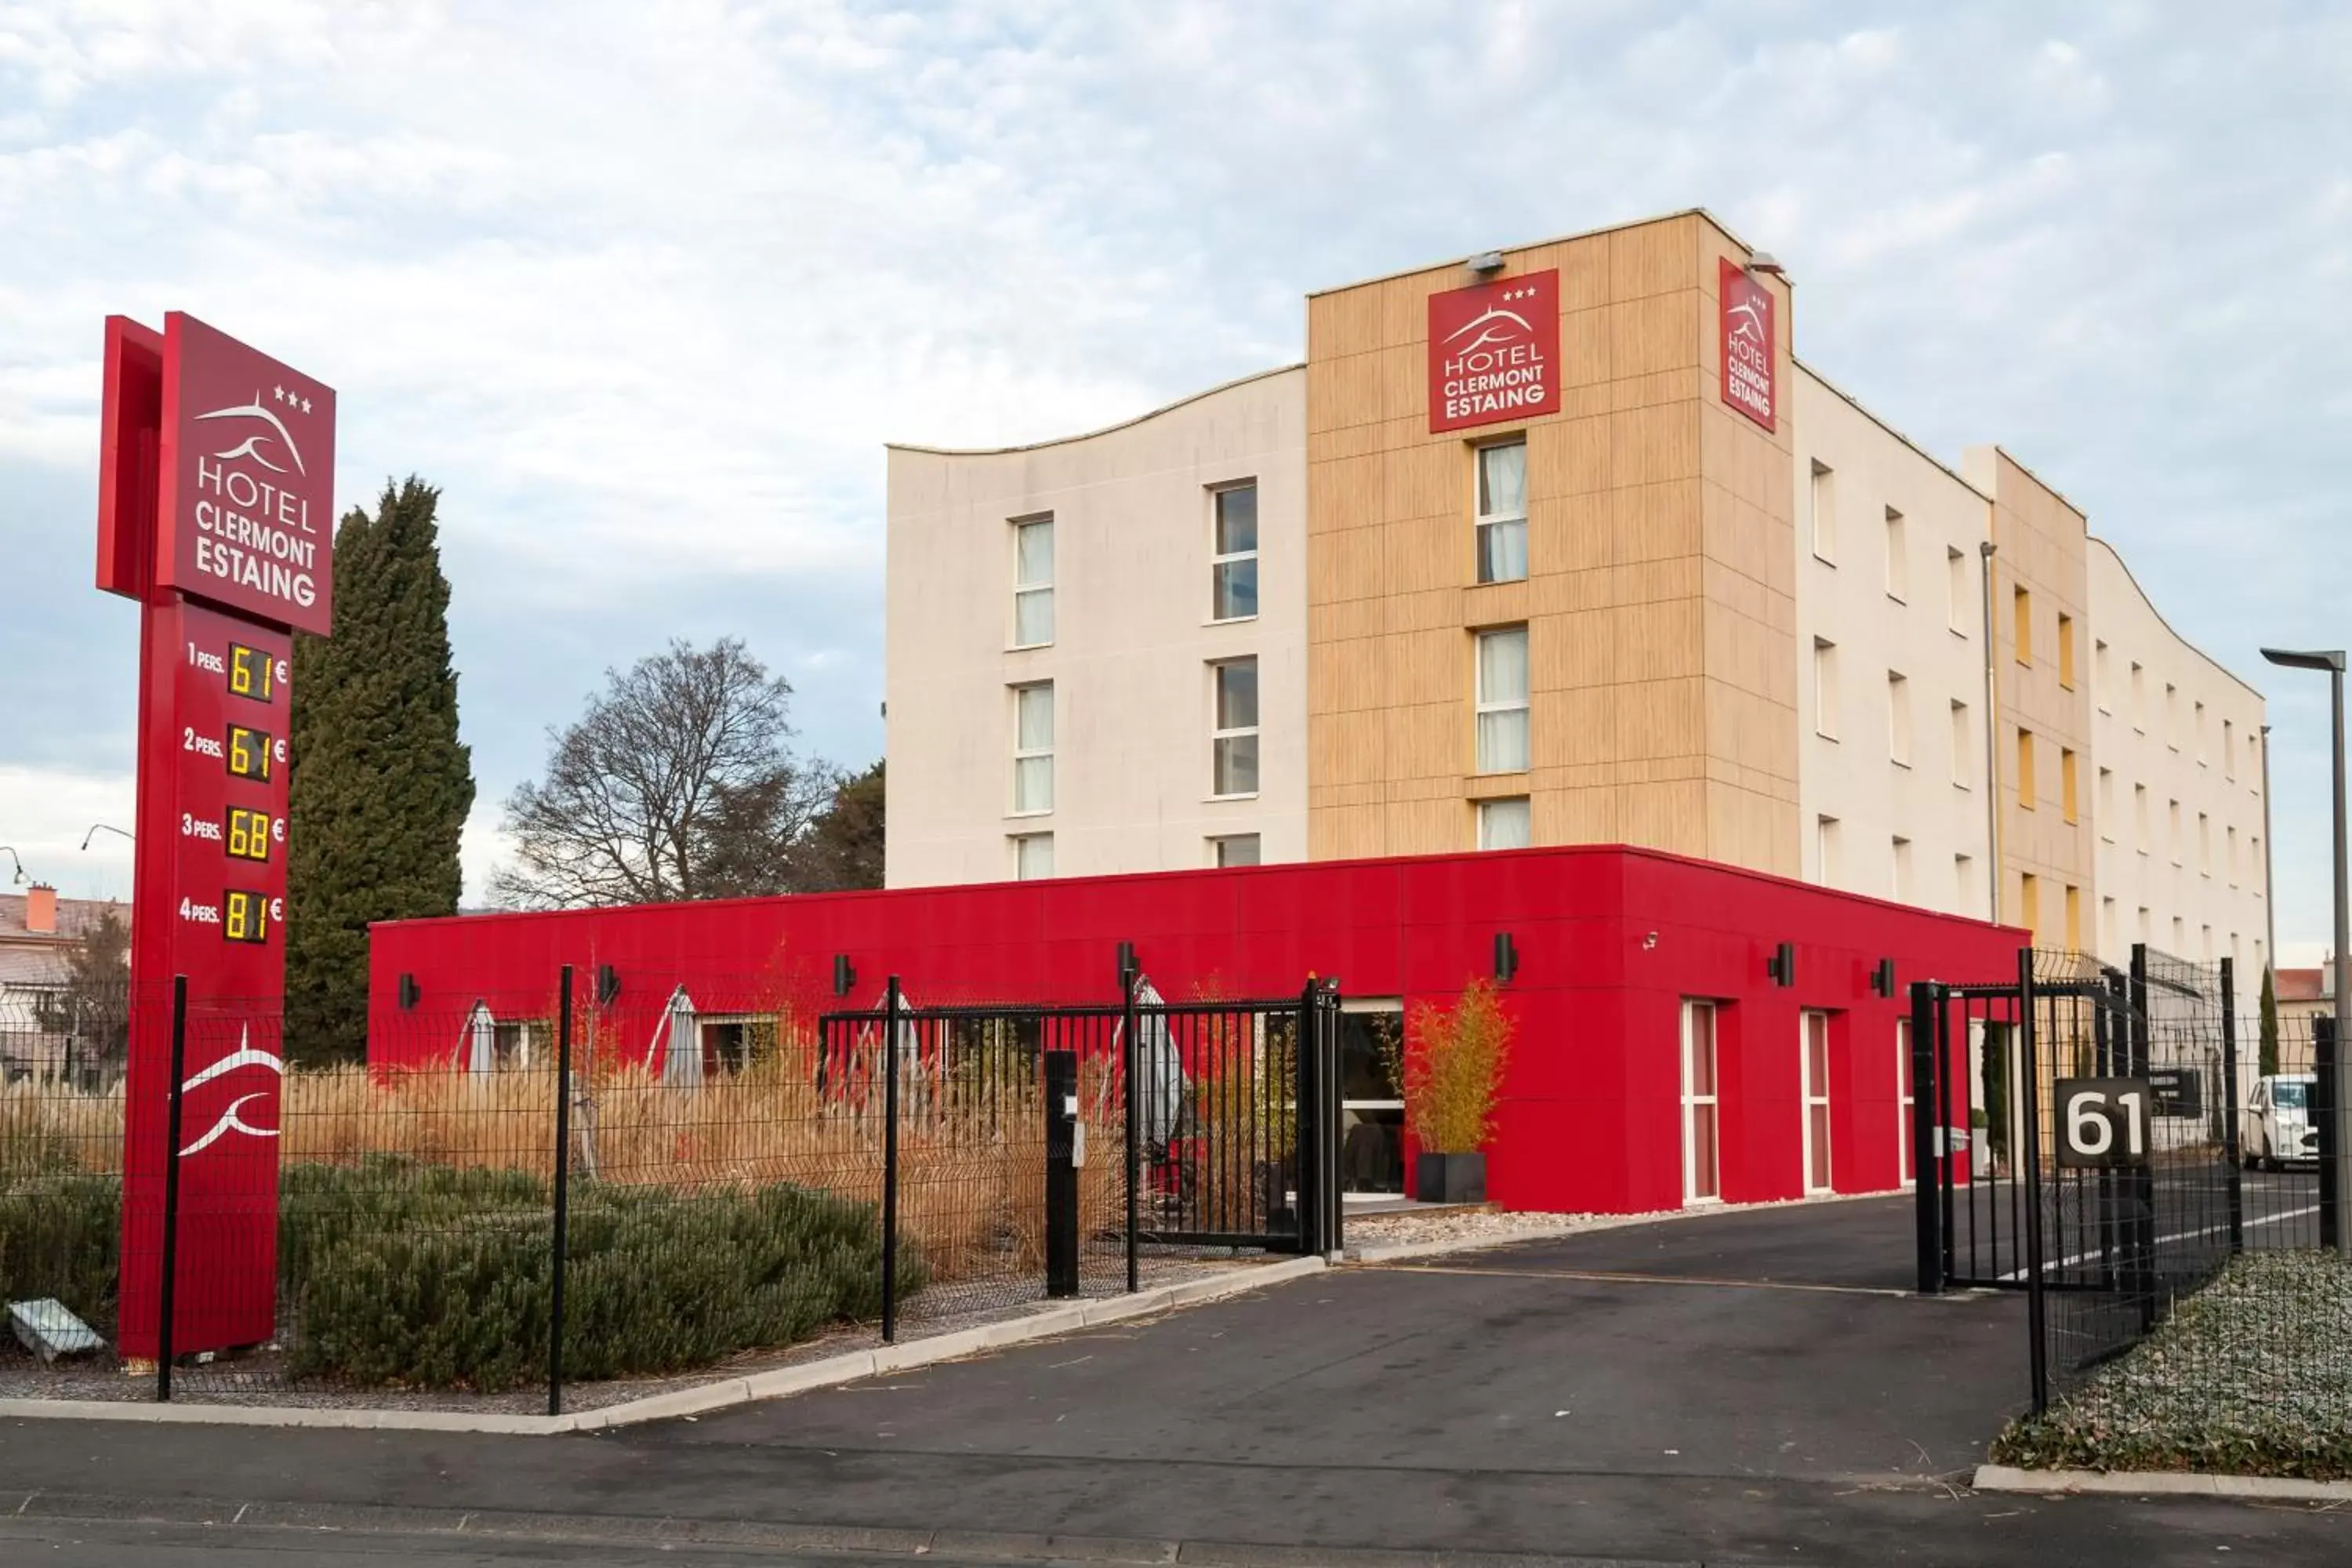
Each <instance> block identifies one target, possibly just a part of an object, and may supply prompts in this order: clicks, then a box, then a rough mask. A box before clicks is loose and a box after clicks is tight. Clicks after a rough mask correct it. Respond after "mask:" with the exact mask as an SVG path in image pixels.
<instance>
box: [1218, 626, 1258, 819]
mask: <svg viewBox="0 0 2352 1568" xmlns="http://www.w3.org/2000/svg"><path fill="white" fill-rule="evenodd" d="M1244 664H1245V665H1248V666H1249V667H1250V689H1251V692H1252V697H1251V701H1252V705H1253V706H1254V707H1255V708H1256V709H1257V710H1258V712H1257V713H1255V714H1254V715H1253V716H1252V717H1253V720H1254V721H1253V722H1251V723H1247V724H1235V725H1234V726H1232V727H1231V728H1230V729H1228V728H1225V727H1223V725H1222V724H1221V723H1220V722H1219V721H1220V720H1221V719H1222V718H1223V711H1222V709H1223V703H1222V701H1221V698H1222V696H1223V692H1222V687H1223V675H1224V672H1225V670H1227V669H1228V668H1234V667H1237V666H1240V665H1244ZM1257 676H1258V668H1257V656H1256V655H1255V654H1249V655H1245V656H1244V657H1243V658H1213V659H1211V660H1210V661H1209V798H1210V799H1211V800H1255V798H1256V797H1257V795H1258V791H1257V790H1255V789H1244V790H1230V791H1224V792H1220V791H1219V790H1218V788H1217V759H1218V757H1219V756H1220V755H1221V754H1222V753H1223V750H1224V748H1225V743H1226V742H1230V741H1241V740H1251V741H1258V740H1259V739H1260V731H1261V729H1262V725H1261V724H1259V723H1258V722H1255V720H1260V719H1263V717H1264V710H1265V694H1264V693H1263V692H1262V691H1260V690H1259V689H1258V685H1257ZM1254 768H1255V772H1256V773H1257V782H1258V784H1259V787H1260V788H1263V787H1264V786H1265V745H1264V743H1263V742H1260V744H1259V746H1258V750H1257V759H1256V762H1255V764H1254Z"/></svg>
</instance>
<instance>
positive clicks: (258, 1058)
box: [180, 1024, 286, 1159]
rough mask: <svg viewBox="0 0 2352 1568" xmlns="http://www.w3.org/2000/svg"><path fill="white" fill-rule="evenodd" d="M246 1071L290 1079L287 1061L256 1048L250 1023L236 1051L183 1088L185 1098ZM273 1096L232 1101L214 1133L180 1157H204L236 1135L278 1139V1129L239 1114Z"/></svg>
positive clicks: (257, 1094)
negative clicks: (259, 1070)
mask: <svg viewBox="0 0 2352 1568" xmlns="http://www.w3.org/2000/svg"><path fill="white" fill-rule="evenodd" d="M239 1068H268V1069H269V1070H270V1071H271V1072H274V1073H276V1074H277V1075H278V1077H279V1078H281V1079H282V1078H284V1077H285V1076H286V1064H285V1062H284V1061H282V1060H280V1059H279V1058H277V1057H274V1056H271V1055H270V1054H269V1053H268V1051H264V1050H257V1049H256V1048H255V1047H254V1045H253V1026H251V1025H249V1024H248V1025H247V1026H246V1027H245V1029H244V1030H243V1031H242V1032H241V1033H240V1034H239V1035H238V1036H237V1041H236V1049H235V1050H233V1051H231V1052H230V1053H229V1054H228V1055H226V1056H225V1057H223V1058H220V1060H218V1061H216V1062H215V1063H213V1064H212V1066H210V1067H208V1068H204V1069H203V1070H202V1071H200V1072H198V1073H196V1074H194V1076H193V1077H191V1078H190V1079H188V1081H187V1082H185V1083H184V1084H182V1085H181V1086H180V1093H181V1094H182V1095H186V1094H187V1093H188V1092H189V1091H190V1090H191V1089H201V1088H203V1087H204V1086H205V1084H208V1083H210V1082H212V1081H213V1080H214V1079H221V1078H226V1077H227V1076H228V1075H229V1074H231V1073H233V1072H236V1071H237V1070H238V1069H239ZM269 1094H270V1091H269V1090H268V1089H255V1090H254V1091H253V1092H252V1093H250V1094H242V1095H239V1096H238V1097H237V1098H236V1099H235V1100H230V1101H229V1103H228V1109H227V1110H224V1111H222V1112H221V1113H220V1119H219V1120H218V1121H215V1122H214V1123H213V1124H212V1128H211V1130H210V1131H207V1132H206V1133H205V1135H204V1136H203V1137H201V1138H199V1139H197V1140H196V1141H195V1142H193V1143H191V1144H189V1145H188V1146H187V1147H186V1148H184V1149H183V1150H181V1151H180V1158H182V1159H186V1158H187V1157H188V1156H189V1155H191V1154H201V1153H203V1152H205V1150H207V1149H209V1148H211V1147H212V1146H213V1145H214V1144H215V1143H217V1142H220V1141H221V1140H222V1139H224V1138H226V1137H227V1136H228V1135H229V1134H231V1133H232V1132H234V1133H239V1134H242V1135H243V1136H245V1137H247V1138H275V1137H277V1136H278V1129H277V1128H275V1127H256V1126H254V1125H253V1124H252V1123H251V1122H249V1121H246V1120H245V1119H244V1118H243V1117H242V1116H240V1115H238V1114H237V1113H238V1112H239V1111H241V1110H244V1109H245V1108H246V1107H247V1106H248V1105H250V1104H252V1103H253V1102H254V1101H255V1100H267V1099H268V1098H269Z"/></svg>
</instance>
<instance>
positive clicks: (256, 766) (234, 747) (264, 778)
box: [228, 724, 269, 784]
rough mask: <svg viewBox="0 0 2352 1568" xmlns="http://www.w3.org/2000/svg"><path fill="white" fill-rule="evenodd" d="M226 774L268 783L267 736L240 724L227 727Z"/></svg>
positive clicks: (262, 732)
mask: <svg viewBox="0 0 2352 1568" xmlns="http://www.w3.org/2000/svg"><path fill="white" fill-rule="evenodd" d="M228 773H229V777H231V778H236V779H257V780H259V781H260V782H261V783H263V784H268V782H269V736H268V734H267V733H266V732H264V731H260V730H248V729H247V728H246V727H245V726H244V725H242V724H231V725H230V726H229V727H228Z"/></svg>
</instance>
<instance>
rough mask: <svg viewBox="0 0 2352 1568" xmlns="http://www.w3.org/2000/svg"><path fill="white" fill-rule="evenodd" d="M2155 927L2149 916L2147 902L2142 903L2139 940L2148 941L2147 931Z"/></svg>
mask: <svg viewBox="0 0 2352 1568" xmlns="http://www.w3.org/2000/svg"><path fill="white" fill-rule="evenodd" d="M2153 929H2155V928H2154V926H2153V925H2152V924H2151V922H2150V921H2149V920H2148V918H2147V905H2146V904H2142V905H2141V906H2140V907H2139V936H2138V938H2137V940H2138V941H2140V942H2146V941H2147V933H2148V932H2149V931H2152V930H2153Z"/></svg>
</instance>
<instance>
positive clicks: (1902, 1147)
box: [1895, 1018, 1917, 1183]
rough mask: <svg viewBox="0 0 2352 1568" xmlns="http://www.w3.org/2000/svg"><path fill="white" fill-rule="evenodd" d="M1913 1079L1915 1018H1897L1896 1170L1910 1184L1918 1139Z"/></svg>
mask: <svg viewBox="0 0 2352 1568" xmlns="http://www.w3.org/2000/svg"><path fill="white" fill-rule="evenodd" d="M1913 1081H1914V1079H1913V1078H1912V1073H1911V1020H1910V1019H1908V1018H1897V1019H1895V1100H1896V1102H1897V1103H1896V1105H1895V1151H1896V1152H1895V1159H1896V1160H1897V1162H1898V1164H1897V1166H1896V1171H1895V1180H1896V1181H1898V1182H1902V1183H1908V1182H1909V1181H1910V1180H1911V1179H1912V1145H1913V1142H1914V1141H1915V1140H1914V1137H1913V1131H1914V1130H1913V1127H1912V1122H1911V1118H1912V1114H1913V1110H1912V1108H1913V1106H1915V1105H1916V1103H1917V1097H1916V1095H1915V1094H1914V1093H1913V1092H1912V1088H1911V1086H1912V1083H1913Z"/></svg>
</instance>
